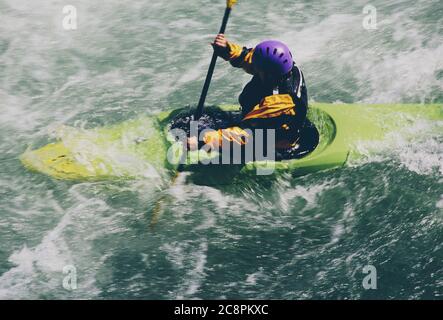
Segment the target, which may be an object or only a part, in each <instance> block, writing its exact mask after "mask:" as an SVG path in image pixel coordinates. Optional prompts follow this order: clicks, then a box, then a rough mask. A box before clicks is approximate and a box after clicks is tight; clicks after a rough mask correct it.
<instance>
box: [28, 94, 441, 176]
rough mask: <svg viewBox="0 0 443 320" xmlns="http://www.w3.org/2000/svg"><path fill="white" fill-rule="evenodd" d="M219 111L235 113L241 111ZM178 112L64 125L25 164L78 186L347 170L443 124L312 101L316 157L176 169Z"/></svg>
mask: <svg viewBox="0 0 443 320" xmlns="http://www.w3.org/2000/svg"><path fill="white" fill-rule="evenodd" d="M220 108H221V109H222V110H225V111H232V110H238V106H222V107H220ZM179 111H180V110H179ZM179 111H177V110H176V111H172V112H163V113H161V114H159V115H158V116H155V117H148V116H146V117H141V118H138V119H133V120H128V121H125V122H123V123H121V124H118V125H113V126H109V127H101V128H95V129H87V130H85V129H78V128H73V127H66V126H62V127H60V128H58V129H57V130H55V132H54V133H55V136H56V141H55V142H52V143H49V144H47V145H45V146H43V147H41V148H38V149H35V150H30V149H28V150H27V151H26V152H25V153H24V154H23V155H22V156H21V157H20V160H21V161H22V163H23V165H24V166H25V167H26V168H28V169H30V170H33V171H37V172H40V173H44V174H46V175H49V176H51V177H54V178H57V179H63V180H77V181H90V180H93V181H97V180H110V179H111V180H115V179H135V178H143V177H146V178H162V177H171V176H174V175H175V173H176V171H177V170H178V169H179V170H182V171H189V172H193V175H196V176H200V177H205V178H204V179H211V178H212V180H213V181H220V179H221V178H224V179H225V180H226V179H232V178H233V177H237V176H239V175H240V176H241V175H255V174H256V172H257V170H264V169H265V170H268V171H269V170H270V171H269V172H270V173H271V172H272V173H273V174H275V173H277V174H278V173H281V172H291V173H293V174H296V175H302V174H307V173H312V172H316V171H319V170H325V169H329V168H334V167H340V166H343V165H344V164H345V163H346V162H347V161H348V159H349V157H353V158H358V157H359V156H360V154H359V151H358V148H357V146H358V144H359V143H360V142H362V141H379V142H380V143H382V141H383V139H384V138H385V137H386V135H387V134H388V133H390V132H394V131H398V130H401V129H402V128H407V127H409V126H411V125H412V124H413V123H414V122H415V121H417V120H418V119H423V120H429V121H436V120H437V121H438V120H443V105H441V104H432V105H431V104H427V105H413V104H410V105H409V104H408V105H405V104H383V105H382V104H380V105H363V104H361V105H360V104H324V103H313V104H312V105H311V107H310V111H309V114H308V118H309V119H310V121H311V122H312V123H313V124H314V125H315V126H316V128H317V130H318V131H319V134H320V142H319V144H318V146H317V147H316V149H315V150H314V151H313V152H311V153H309V154H308V155H306V156H305V157H303V158H301V159H292V160H282V161H273V162H272V163H270V161H259V162H249V163H247V164H245V165H222V164H220V165H213V164H212V165H211V164H210V165H203V164H199V163H198V160H199V159H200V160H201V159H211V158H214V157H216V156H217V155H216V154H206V153H205V152H203V151H200V152H193V153H190V155H189V156H188V158H187V163H186V164H183V165H181V166H178V164H177V163H170V162H171V161H168V154H169V156H171V155H175V156H177V153H179V152H180V151H179V150H181V149H182V148H181V147H180V146H179V145H177V143H175V142H174V140H173V139H172V137H171V136H170V135H169V134H168V124H169V123H170V121H171V119H172V118H173V116H174V115H176V114H177V112H179ZM181 111H182V110H181ZM170 158H171V157H169V159H170Z"/></svg>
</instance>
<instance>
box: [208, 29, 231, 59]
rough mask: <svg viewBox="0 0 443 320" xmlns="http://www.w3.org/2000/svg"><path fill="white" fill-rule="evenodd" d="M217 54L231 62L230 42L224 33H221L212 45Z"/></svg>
mask: <svg viewBox="0 0 443 320" xmlns="http://www.w3.org/2000/svg"><path fill="white" fill-rule="evenodd" d="M211 44H212V47H213V48H214V51H215V53H216V54H217V55H218V56H219V57H221V58H223V59H225V60H229V46H228V40H227V39H226V37H225V35H224V34H223V33H220V34H218V35H217V37H215V40H214V43H211Z"/></svg>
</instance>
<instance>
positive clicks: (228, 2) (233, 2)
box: [227, 0, 238, 8]
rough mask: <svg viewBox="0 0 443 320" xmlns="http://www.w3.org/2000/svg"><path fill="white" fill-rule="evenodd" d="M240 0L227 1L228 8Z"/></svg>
mask: <svg viewBox="0 0 443 320" xmlns="http://www.w3.org/2000/svg"><path fill="white" fill-rule="evenodd" d="M237 1H238V0H228V1H227V7H228V8H232V7H233V6H234V4H236V3H237Z"/></svg>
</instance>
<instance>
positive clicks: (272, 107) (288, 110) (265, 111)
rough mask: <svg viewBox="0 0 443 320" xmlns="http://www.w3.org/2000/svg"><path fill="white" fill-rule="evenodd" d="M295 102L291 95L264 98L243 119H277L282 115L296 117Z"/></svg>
mask: <svg viewBox="0 0 443 320" xmlns="http://www.w3.org/2000/svg"><path fill="white" fill-rule="evenodd" d="M294 107H295V104H294V100H293V99H292V97H291V96H290V95H289V94H276V95H273V96H268V97H266V98H264V99H263V100H262V101H261V102H260V104H258V105H256V106H255V107H254V109H252V111H251V112H249V113H248V114H247V115H246V116H245V117H244V119H243V121H244V120H250V119H263V118H275V117H279V116H281V115H282V114H286V115H291V116H295V108H294Z"/></svg>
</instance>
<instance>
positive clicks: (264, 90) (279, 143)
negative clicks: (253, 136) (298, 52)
mask: <svg viewBox="0 0 443 320" xmlns="http://www.w3.org/2000/svg"><path fill="white" fill-rule="evenodd" d="M212 45H213V47H214V50H215V52H216V53H217V54H218V56H220V57H221V58H223V59H224V60H226V61H229V62H230V63H231V65H232V66H233V67H236V68H243V69H244V70H245V71H246V72H247V73H249V74H251V75H253V78H252V80H251V81H250V82H249V83H248V84H247V85H246V86H245V88H244V89H243V92H242V93H241V95H240V97H239V102H240V105H241V111H242V120H241V122H240V123H239V124H237V126H235V127H230V128H225V129H223V130H221V129H220V130H218V131H213V132H209V133H206V134H205V135H204V137H203V141H204V142H205V143H206V144H209V145H212V146H213V147H217V146H220V145H221V144H222V143H223V141H224V140H227V141H229V142H234V143H239V144H245V143H246V142H247V141H248V137H249V135H248V134H247V133H246V132H245V131H244V130H243V129H257V128H260V129H275V130H276V149H277V150H282V149H284V150H288V149H296V148H298V146H299V145H298V139H299V137H300V131H301V129H302V128H303V126H304V125H305V123H306V122H307V120H306V114H307V110H308V94H307V89H306V84H305V80H304V77H303V73H302V71H301V70H300V68H299V67H298V66H297V65H296V64H295V62H294V59H293V56H292V53H291V51H290V50H289V48H288V47H287V46H286V45H285V44H284V43H282V42H280V41H275V40H269V41H264V42H262V43H260V44H258V45H257V46H256V47H255V48H247V47H242V46H240V45H238V44H235V43H233V42H229V41H228V40H227V39H226V37H225V35H224V34H219V35H217V37H216V38H215V41H214V43H213V44H212ZM192 139H194V140H192ZM190 145H191V147H192V146H196V145H197V140H196V138H191V141H190Z"/></svg>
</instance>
